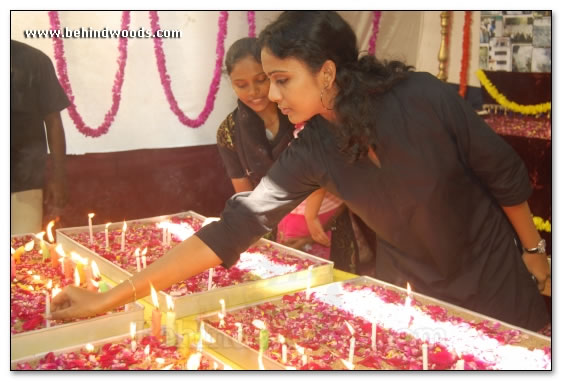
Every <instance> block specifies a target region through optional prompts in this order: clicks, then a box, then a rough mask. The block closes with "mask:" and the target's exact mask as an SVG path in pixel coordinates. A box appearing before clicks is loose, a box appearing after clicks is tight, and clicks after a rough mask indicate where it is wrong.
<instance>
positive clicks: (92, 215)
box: [88, 212, 96, 219]
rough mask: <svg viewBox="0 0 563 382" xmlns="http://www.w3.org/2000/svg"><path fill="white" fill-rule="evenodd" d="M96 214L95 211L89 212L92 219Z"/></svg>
mask: <svg viewBox="0 0 563 382" xmlns="http://www.w3.org/2000/svg"><path fill="white" fill-rule="evenodd" d="M95 215H96V214H95V213H93V212H90V213H89V214H88V217H89V218H90V219H92V218H93V217H94V216H95Z"/></svg>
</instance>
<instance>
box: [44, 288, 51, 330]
mask: <svg viewBox="0 0 563 382" xmlns="http://www.w3.org/2000/svg"><path fill="white" fill-rule="evenodd" d="M50 314H51V296H50V295H49V292H45V326H46V327H47V328H50V327H51V322H50V321H49V319H48V318H47V317H49V315H50Z"/></svg>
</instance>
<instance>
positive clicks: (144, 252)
mask: <svg viewBox="0 0 563 382" xmlns="http://www.w3.org/2000/svg"><path fill="white" fill-rule="evenodd" d="M147 249H148V248H147V247H145V249H143V252H141V255H143V256H145V255H146V254H147Z"/></svg>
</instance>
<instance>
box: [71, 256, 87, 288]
mask: <svg viewBox="0 0 563 382" xmlns="http://www.w3.org/2000/svg"><path fill="white" fill-rule="evenodd" d="M70 258H71V259H72V261H73V262H74V264H75V268H76V270H77V271H78V275H79V276H80V281H84V280H85V279H86V274H85V272H84V260H86V259H83V258H82V257H80V255H79V254H78V253H76V252H74V251H71V252H70ZM86 264H88V260H86Z"/></svg>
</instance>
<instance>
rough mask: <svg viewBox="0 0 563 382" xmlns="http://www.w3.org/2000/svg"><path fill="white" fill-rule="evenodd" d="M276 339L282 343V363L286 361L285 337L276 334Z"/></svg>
mask: <svg viewBox="0 0 563 382" xmlns="http://www.w3.org/2000/svg"><path fill="white" fill-rule="evenodd" d="M278 340H279V341H280V343H281V344H282V363H287V345H286V344H285V337H284V336H282V335H281V334H278Z"/></svg>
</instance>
